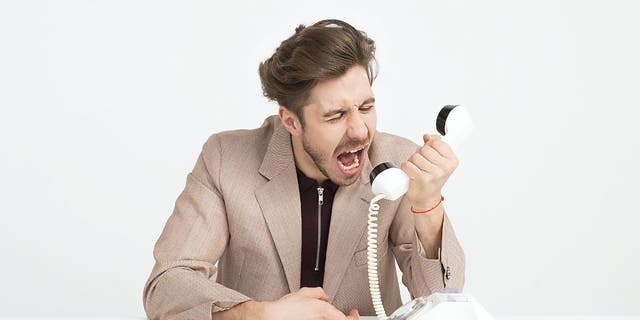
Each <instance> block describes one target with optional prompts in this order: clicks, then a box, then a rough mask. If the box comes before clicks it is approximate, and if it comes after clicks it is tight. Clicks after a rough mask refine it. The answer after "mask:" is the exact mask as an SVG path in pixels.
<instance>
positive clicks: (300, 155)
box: [291, 136, 328, 183]
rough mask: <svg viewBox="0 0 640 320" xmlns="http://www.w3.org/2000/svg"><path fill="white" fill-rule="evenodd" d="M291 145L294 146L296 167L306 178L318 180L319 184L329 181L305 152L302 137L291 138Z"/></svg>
mask: <svg viewBox="0 0 640 320" xmlns="http://www.w3.org/2000/svg"><path fill="white" fill-rule="evenodd" d="M291 145H292V146H293V158H294V159H295V162H296V167H298V169H299V170H300V171H302V173H304V175H305V176H307V177H309V178H311V179H313V180H316V181H317V182H318V183H322V182H324V181H325V180H327V179H328V178H327V177H325V175H324V174H322V172H320V170H319V169H318V167H317V166H316V164H315V163H314V162H313V159H311V157H310V156H309V154H308V153H307V152H306V151H304V147H303V146H302V139H300V137H296V136H291Z"/></svg>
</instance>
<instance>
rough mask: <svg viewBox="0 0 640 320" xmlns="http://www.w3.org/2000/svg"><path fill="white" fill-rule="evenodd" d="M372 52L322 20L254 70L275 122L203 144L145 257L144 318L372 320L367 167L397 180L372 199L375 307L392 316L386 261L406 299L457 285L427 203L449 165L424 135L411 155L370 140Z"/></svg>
mask: <svg viewBox="0 0 640 320" xmlns="http://www.w3.org/2000/svg"><path fill="white" fill-rule="evenodd" d="M374 51H375V45H374V42H373V41H372V40H371V39H369V38H368V37H367V36H366V34H364V33H363V32H360V31H358V30H356V29H354V28H353V27H352V26H351V25H349V24H347V23H345V22H343V21H340V20H324V21H320V22H318V23H316V24H314V25H312V26H310V27H304V26H302V25H301V26H299V27H298V28H297V29H296V33H295V34H294V35H293V36H291V37H290V38H289V39H287V40H285V41H283V42H282V44H281V45H280V47H278V48H277V49H276V51H275V53H274V54H273V56H272V57H271V58H269V59H268V60H266V61H265V62H263V63H261V64H260V68H259V71H260V78H261V81H262V85H263V90H264V94H265V96H266V97H268V98H270V99H272V100H275V101H277V102H278V104H279V106H280V107H279V112H278V115H277V116H271V117H269V118H267V119H266V120H265V122H264V124H263V125H262V127H260V128H258V129H255V130H236V131H229V132H221V133H218V134H214V135H212V136H211V137H210V138H209V140H208V141H207V142H206V143H205V144H204V146H203V149H202V152H201V154H200V156H199V158H198V160H197V162H196V164H195V167H194V169H193V171H192V172H191V173H190V174H189V175H188V177H187V182H186V186H185V189H184V191H183V192H182V193H181V194H180V196H179V197H178V199H177V201H176V204H175V209H174V212H173V214H172V215H171V217H170V218H169V220H168V221H167V224H166V226H165V228H164V231H163V232H162V235H161V236H160V238H159V239H158V242H157V244H156V247H155V249H154V255H155V258H156V264H155V266H154V268H153V271H152V273H151V276H150V277H149V280H148V282H147V284H146V285H145V290H144V304H145V310H146V312H147V315H148V316H149V318H151V319H357V318H358V316H359V313H362V314H364V315H373V314H374V311H373V306H372V303H371V298H370V296H369V287H368V278H367V268H366V267H367V265H366V262H367V254H366V247H367V244H366V238H367V234H366V223H367V221H366V220H367V219H366V216H367V213H368V205H369V201H370V199H371V198H372V197H373V194H372V193H371V184H370V181H369V177H368V175H369V173H370V172H371V169H372V166H373V165H377V164H378V163H380V162H392V163H396V164H401V168H402V170H403V171H404V172H406V173H407V175H408V176H409V177H410V178H411V182H410V187H409V190H408V192H407V193H406V195H405V196H404V197H403V198H402V199H401V200H398V201H385V200H383V201H381V202H380V219H379V221H378V222H379V235H378V253H379V254H378V255H379V261H380V265H379V275H380V288H381V292H382V298H383V302H384V305H385V307H386V308H387V310H388V311H393V310H395V309H396V308H398V307H399V306H400V305H401V300H400V294H399V288H398V282H397V278H396V272H395V265H394V258H395V260H396V261H397V262H398V265H399V266H400V268H401V270H402V280H403V283H404V284H405V285H406V286H407V288H408V289H409V291H410V292H411V294H412V296H414V297H417V296H423V295H429V294H431V293H433V292H436V291H440V290H441V289H442V288H444V287H452V288H458V289H461V288H462V286H463V283H464V264H465V262H464V254H463V252H462V249H461V247H460V246H459V244H458V241H457V239H456V237H455V235H454V232H453V229H452V227H451V224H450V223H449V221H448V219H447V217H446V214H445V212H444V208H443V204H442V199H443V198H442V197H441V190H442V187H443V185H444V183H445V182H446V181H447V179H448V177H449V176H450V175H451V174H452V173H453V171H454V170H455V168H456V166H457V164H458V160H457V158H456V156H455V154H454V153H453V152H452V150H451V148H450V147H449V146H448V145H447V144H446V143H444V142H443V141H441V140H440V138H439V137H438V136H433V135H425V136H424V137H423V139H424V145H423V146H418V145H415V144H414V143H412V142H410V141H409V140H406V139H403V138H400V137H396V136H393V135H390V134H385V133H381V132H376V109H375V99H374V95H373V92H372V91H371V83H372V82H373V79H374V78H375V74H374V68H373V64H374V63H375V58H374ZM412 212H413V213H412ZM389 251H391V253H393V254H388V253H389ZM216 262H217V263H218V264H217V268H216V266H215V264H216ZM216 271H217V272H216ZM213 275H215V278H213ZM345 313H347V314H348V315H345Z"/></svg>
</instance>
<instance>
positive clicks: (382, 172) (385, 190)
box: [369, 162, 409, 201]
mask: <svg viewBox="0 0 640 320" xmlns="http://www.w3.org/2000/svg"><path fill="white" fill-rule="evenodd" d="M369 180H370V181H371V191H372V192H373V194H375V195H380V194H382V195H384V198H385V199H387V200H391V201H393V200H396V199H398V198H400V197H402V195H403V194H404V193H405V192H407V190H409V177H408V176H407V175H406V174H405V173H404V171H402V170H401V169H399V168H398V167H396V166H394V165H393V164H391V163H389V162H383V163H381V164H379V165H377V166H375V168H373V170H372V171H371V174H370V175H369Z"/></svg>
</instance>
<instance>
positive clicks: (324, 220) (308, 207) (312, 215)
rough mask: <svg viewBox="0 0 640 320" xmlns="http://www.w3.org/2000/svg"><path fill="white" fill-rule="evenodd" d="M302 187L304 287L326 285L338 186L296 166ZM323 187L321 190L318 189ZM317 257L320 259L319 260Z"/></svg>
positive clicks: (302, 268) (301, 277) (302, 285)
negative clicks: (330, 231)
mask: <svg viewBox="0 0 640 320" xmlns="http://www.w3.org/2000/svg"><path fill="white" fill-rule="evenodd" d="M296 172H297V174H298V189H299V191H300V207H301V208H302V210H301V211H302V212H301V213H302V254H301V257H302V262H301V266H300V287H322V282H323V279H324V262H325V259H326V257H327V242H328V240H329V226H330V225H331V208H332V206H333V198H334V196H335V194H336V191H337V190H338V185H336V184H335V183H333V182H331V180H326V181H324V182H323V183H322V184H319V183H318V182H317V181H315V180H314V179H311V178H308V177H307V176H305V175H304V173H302V171H300V170H298V169H297V168H296ZM319 188H322V189H321V190H318V189H319ZM320 193H322V201H321V203H322V204H321V205H320V221H321V223H320V257H319V258H318V257H317V249H318V204H319V200H320ZM316 260H317V262H316ZM316 264H317V266H318V270H316Z"/></svg>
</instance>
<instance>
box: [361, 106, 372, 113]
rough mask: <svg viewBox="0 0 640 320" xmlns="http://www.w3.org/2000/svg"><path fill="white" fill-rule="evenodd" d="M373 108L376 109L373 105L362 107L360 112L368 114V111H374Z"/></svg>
mask: <svg viewBox="0 0 640 320" xmlns="http://www.w3.org/2000/svg"><path fill="white" fill-rule="evenodd" d="M373 107H374V106H373V105H370V106H362V107H360V111H363V112H368V111H370V110H371V109H373Z"/></svg>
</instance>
